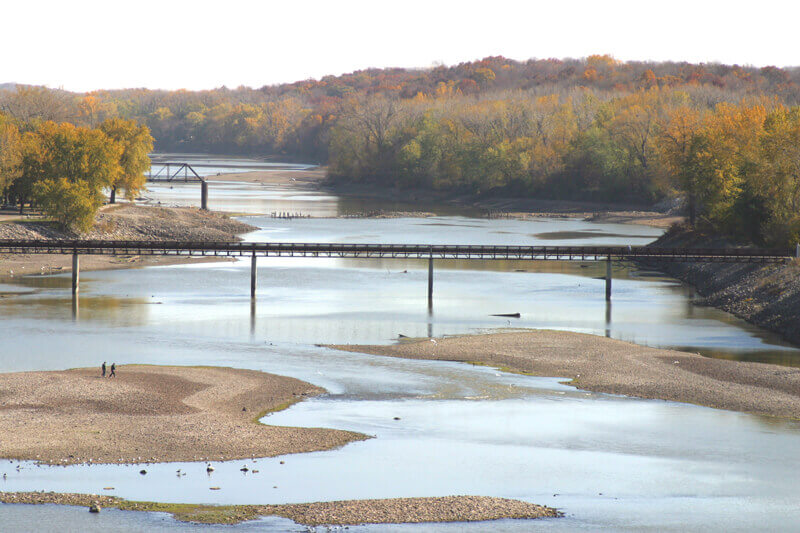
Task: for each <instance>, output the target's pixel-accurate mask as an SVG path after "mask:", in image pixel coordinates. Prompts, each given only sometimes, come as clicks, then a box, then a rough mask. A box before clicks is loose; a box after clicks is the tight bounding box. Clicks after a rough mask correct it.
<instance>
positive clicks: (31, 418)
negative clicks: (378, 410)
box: [0, 365, 367, 465]
mask: <svg viewBox="0 0 800 533" xmlns="http://www.w3.org/2000/svg"><path fill="white" fill-rule="evenodd" d="M323 392H325V390H324V389H321V388H319V387H315V386H313V385H311V384H309V383H306V382H303V381H300V380H297V379H293V378H289V377H284V376H276V375H273V374H266V373H263V372H257V371H254V370H239V369H233V368H216V367H178V366H147V365H125V366H118V367H117V372H116V377H114V378H111V377H106V378H102V377H101V376H100V369H99V368H96V369H74V370H66V371H55V372H53V371H49V372H16V373H7V374H0V435H2V438H0V457H3V458H8V459H21V460H23V459H24V460H35V461H39V462H41V463H47V464H62V465H63V464H77V463H124V464H129V463H148V462H168V461H169V462H171V461H210V460H214V461H221V460H231V459H242V458H250V457H253V456H255V457H270V456H275V455H283V454H287V453H299V452H310V451H318V450H329V449H332V448H336V447H339V446H342V445H344V444H347V443H348V442H352V441H355V440H363V439H365V438H367V437H366V436H365V435H362V434H360V433H354V432H350V431H340V430H334V429H324V428H295V427H277V426H267V425H264V424H261V423H259V422H258V418H260V417H261V416H262V415H263V414H265V413H266V412H269V411H274V410H279V409H283V408H285V407H287V406H289V405H291V404H292V403H294V402H297V401H300V400H302V399H304V398H308V397H311V396H315V395H317V394H321V393H323Z"/></svg>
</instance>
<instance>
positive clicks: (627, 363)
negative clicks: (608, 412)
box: [330, 330, 800, 419]
mask: <svg viewBox="0 0 800 533" xmlns="http://www.w3.org/2000/svg"><path fill="white" fill-rule="evenodd" d="M434 341H435V342H434ZM434 341H432V340H429V339H426V340H421V341H413V342H404V343H402V344H396V345H391V346H355V345H342V346H330V348H335V349H337V350H344V351H350V352H362V353H370V354H376V355H386V356H393V357H404V358H410V359H438V360H445V361H463V362H480V363H484V364H489V365H492V366H496V367H499V368H502V369H506V370H511V371H515V372H525V373H531V374H534V375H538V376H552V377H564V378H569V379H570V380H571V384H572V385H574V386H576V387H578V388H579V389H584V390H589V391H595V392H605V393H611V394H623V395H628V396H637V397H640V398H652V399H662V400H671V401H676V402H687V403H693V404H698V405H705V406H709V407H716V408H719V409H729V410H733V411H742V412H747V413H756V414H763V415H771V416H777V417H785V418H795V419H796V418H800V369H798V368H790V367H783V366H777V365H767V364H760V363H746V362H738V361H728V360H722V359H711V358H707V357H702V356H700V355H696V354H691V353H686V352H677V351H672V350H660V349H656V348H647V347H644V346H638V345H635V344H631V343H628V342H623V341H618V340H614V339H607V338H605V337H597V336H594V335H584V334H581V333H572V332H564V331H547V330H541V331H529V332H519V333H496V334H489V335H474V336H463V337H451V338H444V339H435V340H434Z"/></svg>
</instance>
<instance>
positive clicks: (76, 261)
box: [72, 251, 81, 298]
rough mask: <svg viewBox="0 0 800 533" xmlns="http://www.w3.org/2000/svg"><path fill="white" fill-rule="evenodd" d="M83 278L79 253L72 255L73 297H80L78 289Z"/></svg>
mask: <svg viewBox="0 0 800 533" xmlns="http://www.w3.org/2000/svg"><path fill="white" fill-rule="evenodd" d="M80 278H81V260H80V258H79V257H78V252H77V251H75V252H73V253H72V297H73V298H77V297H78V289H79V285H80Z"/></svg>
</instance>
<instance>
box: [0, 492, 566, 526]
mask: <svg viewBox="0 0 800 533" xmlns="http://www.w3.org/2000/svg"><path fill="white" fill-rule="evenodd" d="M0 502H2V503H4V504H30V505H42V504H56V505H72V506H83V507H90V506H97V507H98V511H99V510H100V509H102V508H113V509H120V510H123V511H142V512H165V513H171V514H172V516H173V518H175V519H177V520H180V521H182V522H195V523H204V524H237V523H239V522H243V521H245V520H254V519H256V518H259V517H262V516H282V517H284V518H288V519H290V520H292V521H294V522H295V523H297V524H302V525H305V526H312V527H313V526H350V525H358V524H411V523H423V522H477V521H488V520H501V519H535V518H556V517H559V516H561V513H560V512H559V511H558V510H556V509H553V508H550V507H545V506H542V505H536V504H533V503H528V502H523V501H520V500H510V499H506V498H490V497H487V496H445V497H439V498H391V499H385V500H347V501H334V502H316V503H294V504H283V505H202V504H170V503H156V502H136V501H128V500H124V499H122V498H116V497H114V496H100V495H97V494H69V493H55V492H0Z"/></svg>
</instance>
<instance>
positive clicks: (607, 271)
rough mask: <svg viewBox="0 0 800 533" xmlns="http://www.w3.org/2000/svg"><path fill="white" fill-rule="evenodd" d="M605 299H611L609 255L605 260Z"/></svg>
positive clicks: (608, 300)
mask: <svg viewBox="0 0 800 533" xmlns="http://www.w3.org/2000/svg"><path fill="white" fill-rule="evenodd" d="M606 301H607V302H610V301H611V256H610V255H609V256H608V259H607V260H606Z"/></svg>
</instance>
